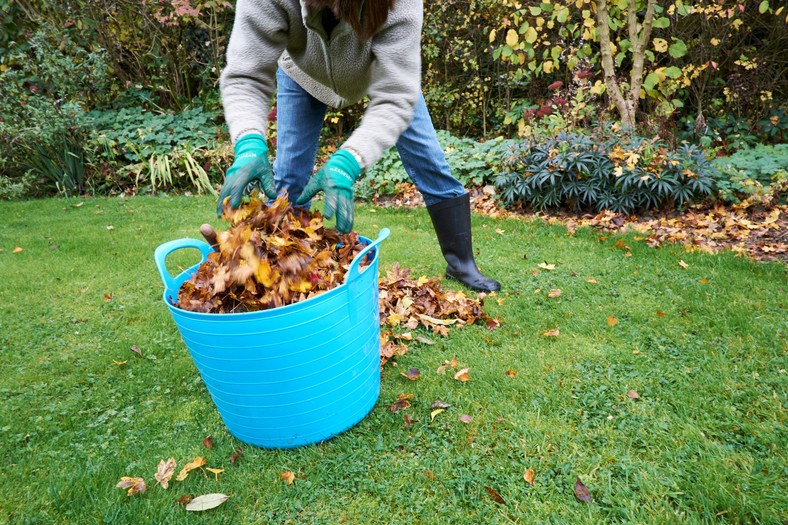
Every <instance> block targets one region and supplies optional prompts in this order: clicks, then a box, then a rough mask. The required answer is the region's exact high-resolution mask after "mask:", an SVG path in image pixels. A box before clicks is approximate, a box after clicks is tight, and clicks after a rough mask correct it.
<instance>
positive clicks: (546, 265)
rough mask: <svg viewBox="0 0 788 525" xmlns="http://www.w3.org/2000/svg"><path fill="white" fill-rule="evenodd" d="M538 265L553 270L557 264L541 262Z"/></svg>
mask: <svg viewBox="0 0 788 525" xmlns="http://www.w3.org/2000/svg"><path fill="white" fill-rule="evenodd" d="M537 266H538V267H539V268H541V269H543V270H547V271H548V272H549V271H551V270H555V264H547V263H546V262H543V263H539V264H537Z"/></svg>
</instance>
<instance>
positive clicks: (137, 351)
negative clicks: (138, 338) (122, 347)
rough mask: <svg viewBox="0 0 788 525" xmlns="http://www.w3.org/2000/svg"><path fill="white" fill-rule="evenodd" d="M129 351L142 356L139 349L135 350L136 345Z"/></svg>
mask: <svg viewBox="0 0 788 525" xmlns="http://www.w3.org/2000/svg"><path fill="white" fill-rule="evenodd" d="M131 351H132V352H136V353H137V354H139V355H142V350H140V349H139V348H137V345H131Z"/></svg>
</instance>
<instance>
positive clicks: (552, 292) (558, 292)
mask: <svg viewBox="0 0 788 525" xmlns="http://www.w3.org/2000/svg"><path fill="white" fill-rule="evenodd" d="M547 297H551V298H555V297H561V290H560V289H559V288H553V289H552V290H550V291H549V292H547Z"/></svg>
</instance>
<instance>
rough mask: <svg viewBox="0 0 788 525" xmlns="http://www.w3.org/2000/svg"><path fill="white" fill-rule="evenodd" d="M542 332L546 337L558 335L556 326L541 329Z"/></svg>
mask: <svg viewBox="0 0 788 525" xmlns="http://www.w3.org/2000/svg"><path fill="white" fill-rule="evenodd" d="M542 333H544V335H545V336H546V337H558V334H559V333H560V332H559V330H558V328H551V329H550V330H542Z"/></svg>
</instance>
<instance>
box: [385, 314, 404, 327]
mask: <svg viewBox="0 0 788 525" xmlns="http://www.w3.org/2000/svg"><path fill="white" fill-rule="evenodd" d="M388 322H389V324H390V325H391V326H397V325H398V324H400V323H401V322H402V316H401V315H399V314H389V317H388Z"/></svg>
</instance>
